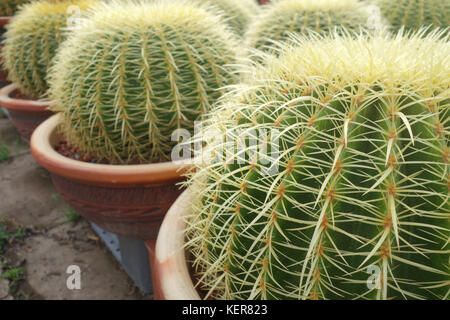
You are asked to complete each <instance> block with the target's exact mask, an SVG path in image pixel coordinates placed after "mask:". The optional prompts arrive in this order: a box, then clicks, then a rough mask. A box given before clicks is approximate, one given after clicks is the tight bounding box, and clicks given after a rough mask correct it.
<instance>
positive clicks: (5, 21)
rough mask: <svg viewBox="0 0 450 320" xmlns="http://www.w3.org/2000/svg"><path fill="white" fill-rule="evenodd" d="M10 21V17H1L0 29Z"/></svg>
mask: <svg viewBox="0 0 450 320" xmlns="http://www.w3.org/2000/svg"><path fill="white" fill-rule="evenodd" d="M11 19H12V17H11V16H2V17H0V28H1V27H4V26H5V25H7V24H8V23H9V21H10V20H11Z"/></svg>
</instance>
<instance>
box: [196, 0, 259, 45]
mask: <svg viewBox="0 0 450 320" xmlns="http://www.w3.org/2000/svg"><path fill="white" fill-rule="evenodd" d="M201 2H207V3H211V4H212V5H214V6H216V7H217V8H218V9H219V10H220V11H222V12H223V14H222V16H223V17H224V18H225V19H226V20H227V22H228V24H229V25H230V26H231V27H232V29H233V30H234V31H235V32H236V33H237V34H239V35H241V36H243V35H244V33H245V31H246V30H247V27H248V25H249V24H250V23H251V21H252V19H253V17H254V16H255V15H256V14H257V13H258V11H259V6H258V5H257V4H256V2H255V1H253V0H206V1H205V0H201Z"/></svg>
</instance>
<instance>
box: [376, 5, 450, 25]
mask: <svg viewBox="0 0 450 320" xmlns="http://www.w3.org/2000/svg"><path fill="white" fill-rule="evenodd" d="M374 4H375V5H377V6H378V7H379V8H380V10H381V14H382V15H383V16H384V18H386V20H388V21H389V23H390V24H391V28H392V31H394V32H397V31H398V30H400V28H402V27H403V28H404V29H405V30H407V31H415V30H417V29H419V28H421V27H429V29H428V32H429V31H431V30H432V29H434V28H448V27H449V26H450V1H449V0H396V1H389V0H375V1H374Z"/></svg>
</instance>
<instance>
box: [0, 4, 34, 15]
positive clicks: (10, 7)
mask: <svg viewBox="0 0 450 320" xmlns="http://www.w3.org/2000/svg"><path fill="white" fill-rule="evenodd" d="M30 1H31V0H2V1H0V17H10V16H13V15H14V13H15V12H16V10H17V9H18V8H19V6H20V5H22V4H24V3H27V2H30Z"/></svg>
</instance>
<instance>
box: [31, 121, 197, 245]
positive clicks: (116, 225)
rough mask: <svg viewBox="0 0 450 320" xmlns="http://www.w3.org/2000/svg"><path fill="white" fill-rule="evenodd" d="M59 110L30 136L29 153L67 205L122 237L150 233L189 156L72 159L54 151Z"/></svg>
mask: <svg viewBox="0 0 450 320" xmlns="http://www.w3.org/2000/svg"><path fill="white" fill-rule="evenodd" d="M59 123H60V115H59V114H57V115H54V116H52V117H51V118H49V119H48V120H46V121H45V122H43V123H42V124H41V125H40V126H39V127H38V128H37V129H36V131H35V132H34V133H33V136H32V137H31V153H32V155H33V156H34V158H35V159H36V161H37V162H38V163H39V164H41V165H42V166H43V167H44V168H46V169H47V170H48V171H50V173H51V177H52V180H53V183H54V185H55V187H56V189H57V190H58V192H59V193H60V194H61V195H62V196H63V198H64V199H65V200H66V201H67V202H68V203H69V204H70V206H71V207H72V208H73V209H74V210H75V211H76V212H77V213H79V214H80V215H82V216H83V217H85V218H86V219H87V220H89V221H91V222H93V223H95V224H97V225H98V226H100V227H101V228H102V229H104V230H106V231H109V232H112V233H115V234H117V235H119V236H122V237H127V238H135V239H145V240H147V239H156V237H157V235H158V230H159V227H160V225H161V222H162V220H163V218H164V216H165V214H166V212H167V210H168V209H169V208H170V206H171V205H172V203H173V202H174V201H175V200H176V199H177V197H178V196H179V195H180V193H181V192H182V191H181V190H180V189H179V187H178V186H176V185H175V184H176V183H177V182H179V181H182V180H183V177H182V176H181V175H182V174H183V173H185V172H186V171H187V170H188V169H189V168H190V167H191V163H190V162H164V163H156V164H146V165H104V164H94V163H87V162H82V161H77V160H72V159H69V158H67V157H64V156H62V155H61V154H59V153H58V152H57V151H55V149H54V146H55V145H56V144H58V143H59V141H60V140H61V137H60V135H59V134H58V130H57V126H58V124H59Z"/></svg>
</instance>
